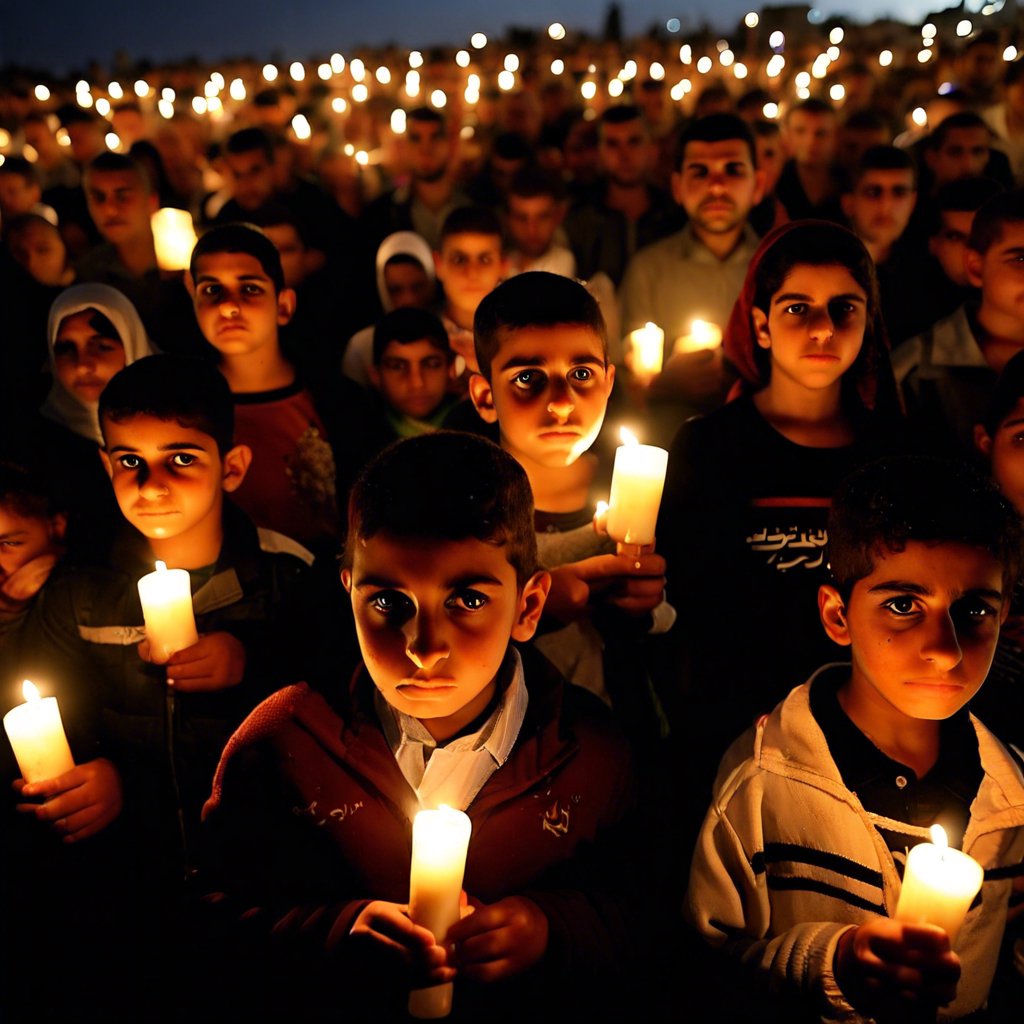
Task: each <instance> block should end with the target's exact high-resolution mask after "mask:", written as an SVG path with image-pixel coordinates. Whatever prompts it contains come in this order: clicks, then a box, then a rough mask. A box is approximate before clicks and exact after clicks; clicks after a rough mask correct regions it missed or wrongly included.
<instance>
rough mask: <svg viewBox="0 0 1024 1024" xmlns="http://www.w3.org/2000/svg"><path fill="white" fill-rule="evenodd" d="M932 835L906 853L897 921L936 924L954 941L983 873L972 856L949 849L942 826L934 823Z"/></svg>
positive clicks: (978, 887)
mask: <svg viewBox="0 0 1024 1024" xmlns="http://www.w3.org/2000/svg"><path fill="white" fill-rule="evenodd" d="M931 834H932V841H931V842H930V843H919V844H918V845H917V846H915V847H914V848H913V849H912V850H911V851H910V853H909V854H908V855H907V866H906V868H905V869H904V871H903V888H902V889H901V890H900V898H899V902H898V903H897V905H896V915H895V916H896V920H897V921H907V922H912V923H914V924H937V925H939V926H940V927H941V928H944V929H945V930H946V933H947V934H948V935H949V941H950V942H951V943H952V942H954V941H956V936H957V933H958V932H959V931H960V926H961V925H962V924H963V923H964V918H965V917H966V916H967V910H968V908H969V907H970V905H971V902H972V900H973V899H974V897H975V896H977V895H978V890H979V889H980V888H981V882H982V878H983V877H984V872H983V871H982V869H981V865H980V864H979V863H978V862H977V861H976V860H975V859H974V858H973V857H969V856H968V855H967V854H966V853H961V852H960V851H959V850H953V849H950V847H949V844H948V842H947V840H946V832H945V829H943V827H942V826H941V825H932V827H931Z"/></svg>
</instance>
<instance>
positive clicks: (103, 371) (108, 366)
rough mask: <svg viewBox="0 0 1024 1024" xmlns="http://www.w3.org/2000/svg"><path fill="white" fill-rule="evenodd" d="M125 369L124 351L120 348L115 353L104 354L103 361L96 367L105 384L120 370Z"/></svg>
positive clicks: (97, 373)
mask: <svg viewBox="0 0 1024 1024" xmlns="http://www.w3.org/2000/svg"><path fill="white" fill-rule="evenodd" d="M124 367H125V355H124V349H123V348H118V349H115V350H114V351H113V352H107V353H104V356H103V359H102V360H101V361H100V363H99V364H98V365H97V367H96V375H97V376H98V377H102V378H103V380H104V382H106V381H109V380H110V378H111V377H113V376H114V374H115V373H117V372H118V371H119V370H123V369H124Z"/></svg>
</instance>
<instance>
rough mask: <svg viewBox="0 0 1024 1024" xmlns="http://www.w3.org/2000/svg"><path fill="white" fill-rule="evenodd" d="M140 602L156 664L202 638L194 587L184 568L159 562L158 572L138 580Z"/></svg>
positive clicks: (157, 565) (147, 637) (147, 636)
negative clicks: (193, 605)
mask: <svg viewBox="0 0 1024 1024" xmlns="http://www.w3.org/2000/svg"><path fill="white" fill-rule="evenodd" d="M139 600H141V601H142V616H143V618H144V619H145V620H146V639H147V640H149V646H150V651H151V653H152V656H153V660H154V661H155V662H157V663H163V662H165V661H167V659H168V658H169V657H170V656H171V655H172V654H174V652H175V651H183V650H184V649H185V648H186V647H191V646H192V645H193V644H194V643H195V642H196V641H197V640H198V639H199V634H198V633H197V632H196V618H195V615H194V614H193V612H192V586H191V583H190V582H189V578H188V573H187V572H186V571H185V570H184V569H168V568H167V566H166V564H165V563H163V562H157V563H156V572H151V573H150V574H149V575H148V576H143V577H142V579H141V580H139Z"/></svg>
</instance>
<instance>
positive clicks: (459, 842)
mask: <svg viewBox="0 0 1024 1024" xmlns="http://www.w3.org/2000/svg"><path fill="white" fill-rule="evenodd" d="M470 831H471V825H470V821H469V817H468V816H467V815H466V814H463V812H462V811H456V810H453V809H452V808H451V807H445V806H441V807H440V808H438V809H437V810H436V811H420V812H419V813H418V814H417V815H416V817H415V818H414V819H413V823H412V873H411V876H410V879H409V916H410V917H411V918H412V919H413V921H415V922H416V924H418V925H422V926H423V927H424V928H427V929H429V930H430V931H431V932H433V935H434V941H435V942H436V943H437V944H438V945H441V944H442V943H443V942H444V940H445V938H446V937H447V935H448V929H449V928H450V927H451V926H452V925H453V924H455V922H456V921H458V920H459V897H460V896H461V894H462V876H463V874H464V873H465V870H466V851H467V850H468V848H469V834H470ZM451 1008H452V985H451V983H450V982H449V983H448V984H447V985H435V986H433V987H432V988H420V989H414V990H413V991H412V992H411V993H410V994H409V1013H411V1014H412V1016H414V1017H446V1016H447V1015H448V1014H449V1013H450V1012H451Z"/></svg>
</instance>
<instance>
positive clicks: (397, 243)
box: [377, 231, 434, 313]
mask: <svg viewBox="0 0 1024 1024" xmlns="http://www.w3.org/2000/svg"><path fill="white" fill-rule="evenodd" d="M392 256H411V257H412V258H413V259H414V260H416V262H417V263H419V264H420V265H421V266H422V267H423V269H424V270H425V271H426V272H427V277H429V278H430V283H431V284H433V283H434V254H433V253H432V252H431V251H430V246H429V245H427V242H426V240H425V239H424V238H423V236H422V235H417V234H416V232H415V231H396V232H395V233H394V234H393V235H388V237H387V238H385V239H384V241H383V242H381V243H380V248H379V249H378V250H377V292H378V293H379V294H380V302H381V305H382V306H383V307H384V312H385V313H390V312H391V299H390V298H389V297H388V288H387V284H386V283H385V281H384V265H385V264H386V263H387V261H388V260H389V259H391V257H392Z"/></svg>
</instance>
